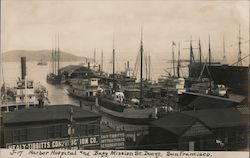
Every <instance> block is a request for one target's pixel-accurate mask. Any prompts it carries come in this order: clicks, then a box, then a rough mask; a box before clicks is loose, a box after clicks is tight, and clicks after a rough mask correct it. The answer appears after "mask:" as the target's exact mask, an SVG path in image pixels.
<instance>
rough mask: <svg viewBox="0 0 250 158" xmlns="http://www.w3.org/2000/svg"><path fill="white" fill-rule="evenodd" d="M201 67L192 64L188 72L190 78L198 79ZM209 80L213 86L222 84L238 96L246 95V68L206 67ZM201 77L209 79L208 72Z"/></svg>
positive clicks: (228, 66)
mask: <svg viewBox="0 0 250 158" xmlns="http://www.w3.org/2000/svg"><path fill="white" fill-rule="evenodd" d="M201 69H202V67H201V66H200V65H199V64H193V65H192V66H191V67H190V69H189V71H190V77H191V78H198V77H199V75H200V72H201ZM208 69H209V72H210V74H211V78H212V80H213V81H214V83H215V84H224V85H225V86H227V87H230V91H232V92H234V93H238V94H247V87H248V69H249V68H248V67H246V66H230V65H211V66H208ZM203 77H209V75H208V72H207V71H204V74H203Z"/></svg>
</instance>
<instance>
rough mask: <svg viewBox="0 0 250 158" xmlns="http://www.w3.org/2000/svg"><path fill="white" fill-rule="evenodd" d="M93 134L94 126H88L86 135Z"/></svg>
mask: <svg viewBox="0 0 250 158" xmlns="http://www.w3.org/2000/svg"><path fill="white" fill-rule="evenodd" d="M94 133H95V125H94V124H89V125H88V131H87V134H88V135H94Z"/></svg>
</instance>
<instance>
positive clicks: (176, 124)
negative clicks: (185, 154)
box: [152, 112, 197, 135]
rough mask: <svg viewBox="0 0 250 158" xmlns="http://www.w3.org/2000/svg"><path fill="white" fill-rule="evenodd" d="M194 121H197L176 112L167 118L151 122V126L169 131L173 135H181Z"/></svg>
mask: <svg viewBox="0 0 250 158" xmlns="http://www.w3.org/2000/svg"><path fill="white" fill-rule="evenodd" d="M196 121H197V119H196V118H194V117H191V116H188V115H185V114H183V113H180V112H176V113H170V114H168V115H167V116H165V117H163V118H160V119H159V120H156V121H153V122H152V124H153V125H155V126H157V127H160V128H163V129H165V130H167V131H170V132H171V133H173V134H176V135H181V134H183V133H184V132H185V131H186V130H187V129H188V128H190V127H191V126H192V125H193V124H194V123H195V122H196Z"/></svg>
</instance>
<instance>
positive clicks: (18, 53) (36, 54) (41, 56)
mask: <svg viewBox="0 0 250 158" xmlns="http://www.w3.org/2000/svg"><path fill="white" fill-rule="evenodd" d="M51 56H52V54H51V50H48V49H42V50H11V51H7V52H3V53H2V60H3V61H5V62H16V61H20V58H21V57H26V60H27V61H41V60H42V61H51V60H52V59H51ZM89 60H92V59H88V58H87V57H80V56H77V55H74V54H71V53H69V52H66V51H60V61H62V62H64V61H84V62H85V61H89Z"/></svg>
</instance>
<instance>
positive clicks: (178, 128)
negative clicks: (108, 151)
mask: <svg viewBox="0 0 250 158" xmlns="http://www.w3.org/2000/svg"><path fill="white" fill-rule="evenodd" d="M247 130H248V119H247V117H246V116H245V115H242V112H240V111H239V110H238V109H236V108H226V109H206V110H197V111H183V112H176V113H169V114H168V115H167V116H165V117H163V118H161V119H159V120H156V121H154V122H152V126H151V127H150V129H149V136H148V138H147V141H146V142H145V143H150V144H151V145H152V147H151V148H150V149H162V150H166V149H168V150H195V151H197V150H209V151H210V150H243V149H246V148H247V141H248V139H247Z"/></svg>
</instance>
